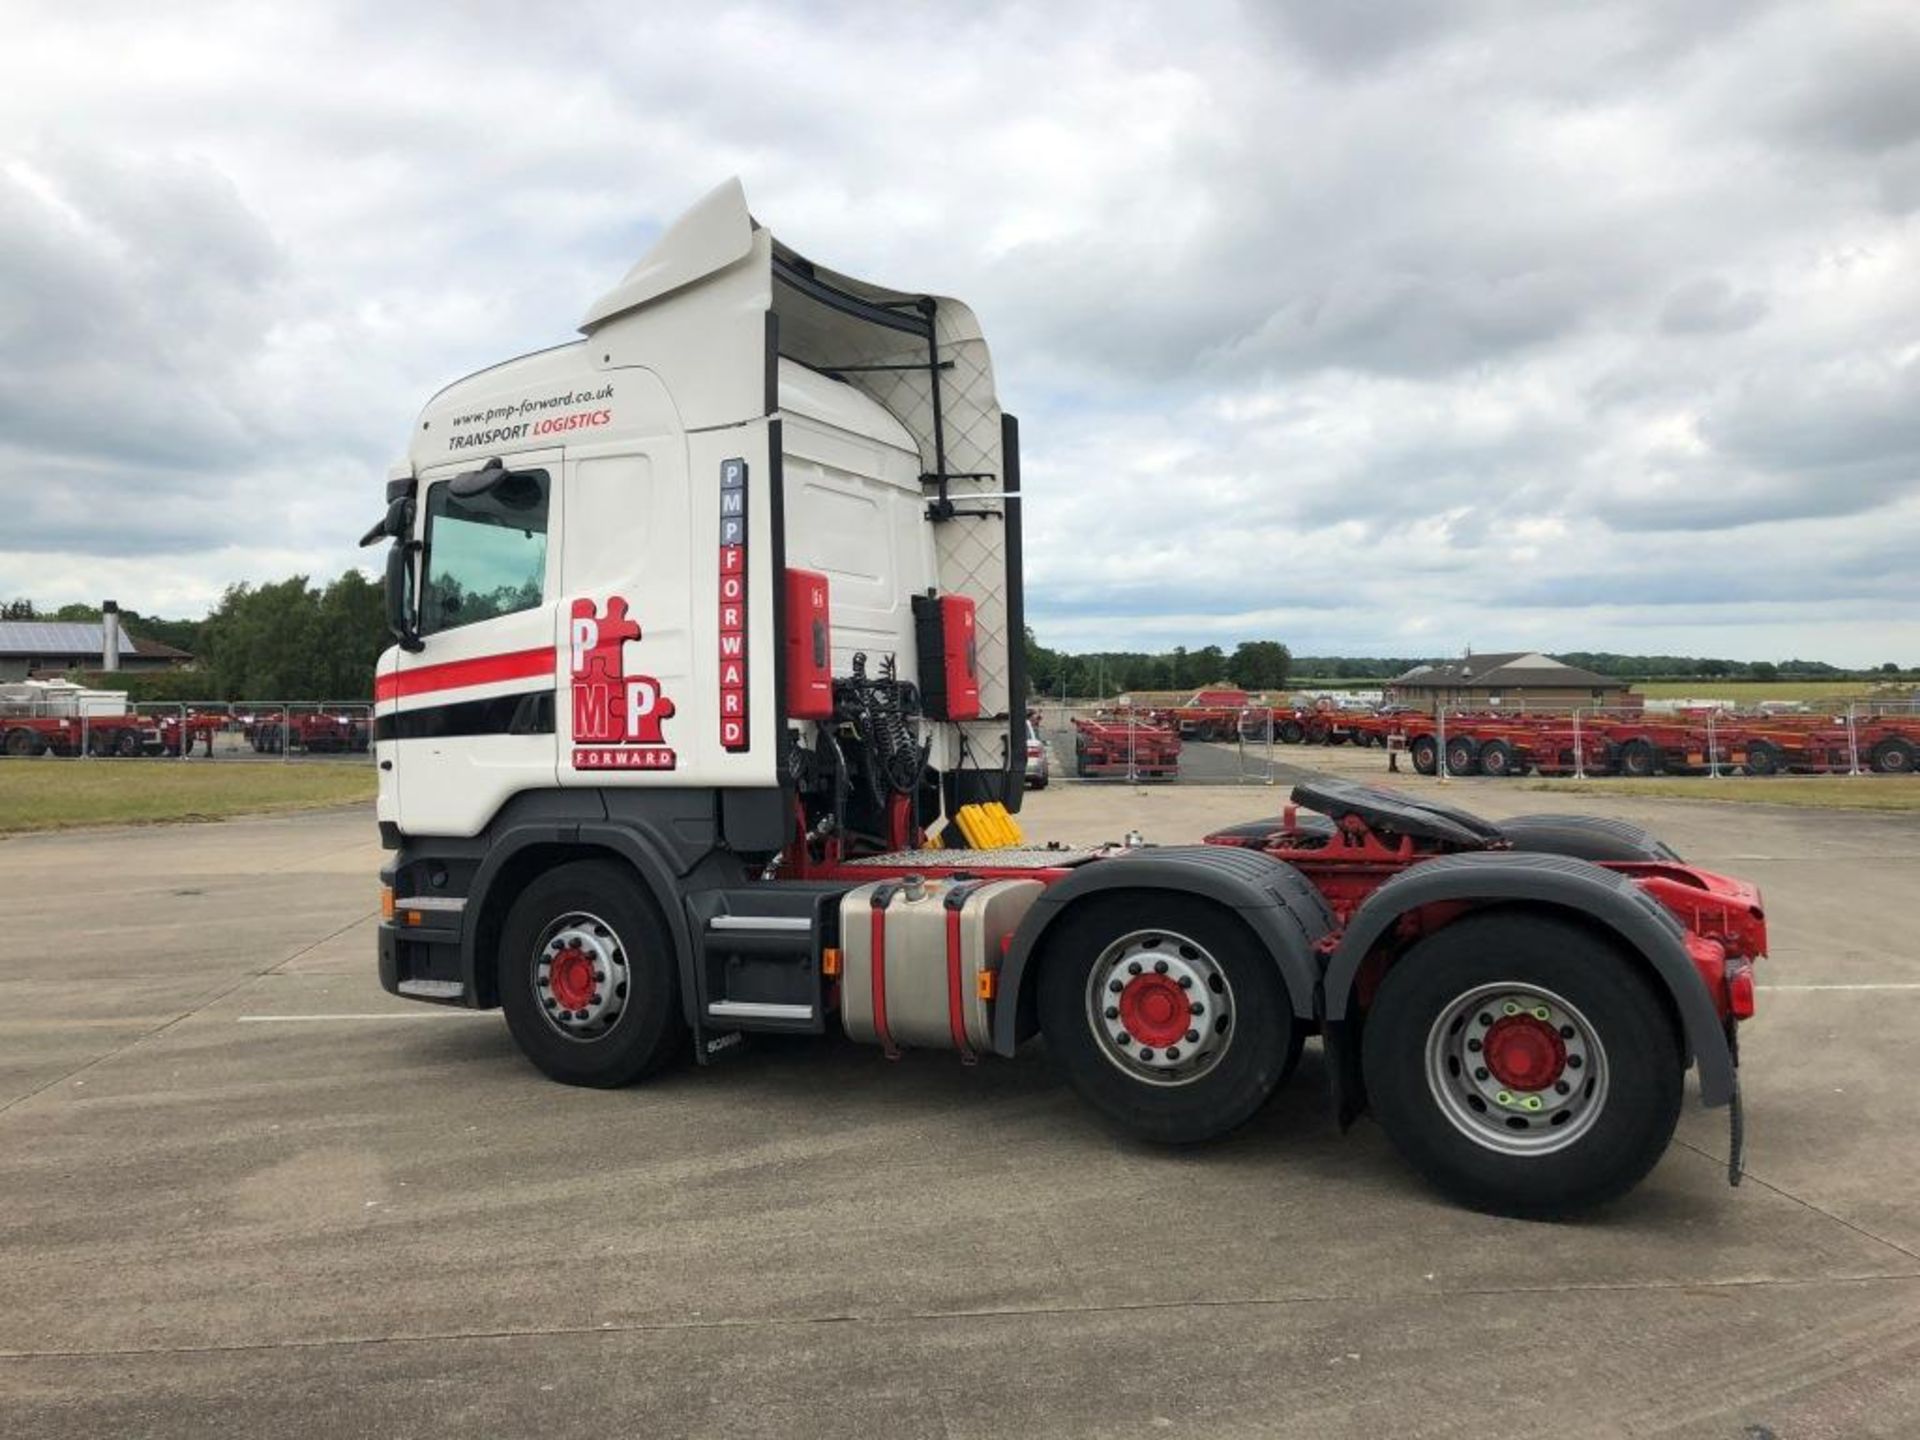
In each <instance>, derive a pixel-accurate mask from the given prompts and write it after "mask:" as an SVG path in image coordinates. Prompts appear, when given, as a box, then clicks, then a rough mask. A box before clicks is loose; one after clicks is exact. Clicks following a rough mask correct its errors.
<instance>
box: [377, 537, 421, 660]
mask: <svg viewBox="0 0 1920 1440" xmlns="http://www.w3.org/2000/svg"><path fill="white" fill-rule="evenodd" d="M386 589H387V629H388V630H389V631H391V632H392V633H393V638H394V640H395V641H396V642H397V643H398V644H399V646H400V648H401V649H402V650H405V651H407V652H409V653H412V652H414V651H418V650H423V649H425V648H426V641H424V640H422V639H421V638H420V632H419V631H418V630H416V629H414V625H413V547H412V546H411V545H409V544H408V543H407V542H406V541H405V540H400V539H396V540H395V541H394V542H393V549H391V550H389V551H388V552H387V587H386Z"/></svg>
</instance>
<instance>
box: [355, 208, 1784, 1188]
mask: <svg viewBox="0 0 1920 1440" xmlns="http://www.w3.org/2000/svg"><path fill="white" fill-rule="evenodd" d="M580 330H581V338H578V339H575V340H573V341H571V342H570V343H567V344H562V345H559V346H556V347H555V348H553V349H549V350H544V351H540V352H538V353H535V354H531V355H526V356H522V357H520V358H518V359H513V360H508V361H506V362H504V363H502V364H498V365H495V366H492V367H491V368H488V369H485V370H481V371H479V372H478V373H476V374H474V375H471V376H469V377H468V378H466V379H464V380H461V381H459V382H457V383H455V384H454V385H452V386H450V387H448V388H447V389H445V390H443V391H442V392H441V393H440V394H438V395H436V396H435V397H434V398H433V399H432V400H431V401H429V402H428V404H427V406H426V408H425V409H424V410H423V411H422V412H421V413H420V415H419V418H418V420H417V422H416V423H415V425H414V428H413V432H412V440H411V444H410V445H409V447H408V451H407V454H406V457H405V459H404V460H402V461H401V462H400V463H399V464H397V465H396V466H395V467H394V468H393V470H392V471H391V472H390V475H389V479H388V483H387V495H386V498H387V508H386V511H385V513H384V516H383V517H382V519H381V520H380V521H379V523H377V524H376V525H375V526H374V527H373V529H372V530H371V531H370V532H369V534H368V535H367V537H366V543H370V544H371V543H377V542H381V541H386V542H390V544H389V550H388V559H387V572H386V574H387V583H386V599H387V606H388V619H389V624H390V627H391V629H392V631H393V634H394V636H395V643H394V645H393V647H392V648H391V649H389V650H388V651H387V652H386V653H385V654H384V655H383V656H382V657H381V659H380V662H379V670H378V674H377V677H376V686H375V696H376V716H375V722H374V744H375V750H376V756H377V761H378V771H379V785H380V794H379V825H380V834H381V840H382V843H383V845H384V846H385V848H386V850H387V851H388V852H389V854H388V857H387V860H386V864H385V866H384V868H383V869H382V872H381V878H382V881H383V886H384V894H383V911H384V913H383V918H382V921H381V924H380V927H379V940H378V951H379V969H380V978H381V981H382V983H383V984H384V986H385V987H386V988H387V989H388V990H389V991H391V992H393V993H394V994H396V995H401V996H406V997H409V998H411V999H415V1000H420V1001H425V1002H430V1003H435V1004H441V1005H454V1006H470V1007H496V1006H497V1007H499V1008H500V1009H501V1010H502V1011H504V1012H505V1018H506V1023H507V1026H508V1028H509V1029H510V1031H511V1033H512V1035H513V1037H514V1039H515V1041H516V1042H517V1043H518V1045H519V1047H520V1049H521V1050H522V1051H523V1052H524V1054H525V1055H526V1057H527V1058H528V1059H529V1060H530V1061H531V1062H532V1063H533V1064H534V1065H535V1066H537V1067H538V1068H539V1069H540V1070H542V1071H544V1072H545V1073H546V1074H547V1075H549V1076H551V1077H552V1078H554V1079H556V1080H559V1081H562V1082H565V1083H567V1084H572V1085H585V1086H599V1087H609V1086H618V1085H624V1084H627V1083H629V1082H632V1081H636V1080H639V1079H642V1078H643V1077H645V1076H647V1075H648V1074H650V1073H652V1072H655V1071H657V1070H658V1069H660V1068H661V1067H662V1066H664V1065H667V1064H670V1063H672V1062H674V1061H675V1060H676V1059H678V1058H680V1057H683V1056H686V1055H691V1056H692V1057H694V1059H696V1060H697V1061H699V1062H700V1063H703V1064H706V1063H712V1062H714V1061H716V1060H719V1059H721V1058H723V1057H726V1056H728V1055H729V1054H731V1053H733V1052H737V1051H739V1050H740V1049H741V1048H742V1047H743V1044H744V1042H746V1041H747V1040H748V1039H749V1038H750V1037H751V1036H752V1035H753V1034H754V1033H756V1032H784V1033H790V1034H822V1033H826V1032H828V1031H841V1032H844V1033H845V1034H846V1035H849V1036H851V1037H852V1038H853V1039H855V1040H857V1041H861V1042H865V1043H867V1044H870V1045H872V1046H874V1047H875V1048H876V1050H877V1051H879V1052H880V1054H881V1055H885V1056H888V1057H892V1056H895V1055H897V1054H899V1052H900V1051H902V1050H903V1049H907V1048H914V1049H929V1050H945V1051H950V1052H953V1053H954V1054H956V1055H957V1056H958V1057H959V1058H960V1059H961V1060H963V1061H967V1062H972V1061H975V1060H985V1059H988V1058H996V1057H1010V1056H1013V1055H1015V1054H1016V1052H1018V1051H1019V1050H1020V1049H1021V1048H1022V1047H1023V1046H1025V1045H1027V1044H1028V1042H1030V1041H1034V1040H1044V1043H1045V1048H1046V1050H1047V1052H1048V1054H1049V1056H1050V1058H1051V1060H1052V1062H1053V1063H1054V1064H1055V1065H1056V1066H1057V1067H1058V1069H1059V1071H1060V1072H1061V1073H1062V1074H1063V1075H1064V1077H1065V1079H1066V1080H1067V1082H1068V1083H1069V1084H1070V1085H1071V1086H1072V1088H1073V1089H1074V1090H1075V1091H1077V1092H1078V1093H1079V1094H1080V1095H1081V1096H1082V1097H1083V1098H1084V1099H1085V1100H1086V1101H1087V1102H1088V1103H1089V1104H1090V1105H1091V1107H1092V1108H1093V1109H1094V1110H1096V1111H1098V1112H1099V1113H1100V1114H1101V1115H1102V1116H1104V1117H1105V1119H1106V1120H1107V1121H1108V1122H1110V1123H1111V1124H1113V1125H1115V1126H1117V1127H1119V1128H1120V1129H1122V1130H1124V1131H1126V1132H1128V1133H1131V1134H1132V1135H1135V1136H1139V1137H1144V1138H1145V1139H1147V1140H1150V1141H1156V1142H1162V1143H1169V1144H1184V1143H1191V1142H1199V1141H1205V1140H1209V1139H1211V1138H1214V1137H1217V1136H1220V1135H1223V1134H1225V1133H1226V1132H1228V1131H1230V1130H1232V1129H1234V1128H1235V1127H1236V1126H1239V1125H1241V1124H1242V1123H1243V1122H1245V1121H1246V1120H1247V1119H1248V1118H1249V1117H1251V1116H1252V1115H1253V1114H1254V1113H1255V1112H1256V1111H1257V1110H1259V1108H1260V1107H1261V1106H1262V1105H1263V1104H1264V1103H1265V1102H1266V1100H1267V1099H1268V1097H1269V1096H1270V1095H1271V1094H1272V1093H1273V1091H1274V1089H1275V1087H1276V1086H1278V1085H1279V1084H1280V1083H1281V1082H1282V1081H1283V1080H1284V1079H1286V1077H1287V1076H1288V1074H1289V1073H1290V1072H1291V1071H1292V1070H1293V1068H1294V1066H1295V1062H1296V1061H1297V1059H1298V1058H1299V1056H1300V1053H1301V1047H1302V1045H1303V1044H1304V1043H1305V1042H1307V1041H1309V1040H1315V1041H1317V1043H1318V1044H1319V1045H1320V1046H1321V1047H1322V1048H1323V1051H1324V1058H1325V1063H1324V1065H1323V1066H1322V1067H1321V1068H1322V1070H1323V1072H1324V1074H1325V1076H1326V1077H1327V1080H1328V1082H1329V1083H1330V1085H1331V1086H1332V1089H1333V1101H1334V1108H1335V1113H1336V1114H1337V1115H1338V1117H1339V1119H1340V1121H1341V1123H1342V1124H1345V1123H1348V1122H1350V1121H1352V1120H1353V1119H1355V1118H1356V1117H1358V1116H1360V1115H1362V1114H1363V1113H1366V1112H1371V1113H1372V1114H1373V1115H1374V1116H1375V1117H1376V1118H1377V1119H1378V1121H1379V1122H1380V1123H1381V1124H1382V1125H1383V1126H1384V1128H1385V1130H1386V1131H1387V1133H1388V1135H1389V1136H1390V1137H1391V1139H1392V1140H1393V1142H1394V1143H1395V1145H1396V1146H1397V1148H1398V1149H1399V1150H1400V1152H1401V1153H1402V1154H1403V1155H1405V1156H1406V1158H1407V1159H1408V1160H1409V1161H1410V1162H1411V1163H1412V1164H1413V1165H1414V1166H1415V1167H1416V1168H1417V1169H1418V1170H1419V1171H1420V1172H1421V1173H1422V1174H1424V1175H1425V1176H1426V1177H1427V1178H1428V1179H1429V1180H1430V1181H1432V1182H1433V1183H1434V1184H1436V1185H1437V1186H1438V1187H1439V1188H1440V1189H1441V1190H1443V1191H1444V1192H1446V1193H1447V1194H1449V1195H1451V1196H1453V1197H1455V1198H1457V1199H1458V1200H1460V1201H1462V1202H1464V1203H1466V1204H1469V1205H1473V1206H1477V1207H1480V1208H1483V1209H1486V1210H1490V1211H1495V1212H1502V1213H1510V1214H1520V1215H1557V1214H1565V1213H1571V1212H1575V1211H1579V1210H1582V1209H1585V1208H1587V1207H1589V1206H1592V1205H1594V1204H1596V1203H1598V1202H1601V1201H1604V1200H1606V1199H1608V1198H1610V1197H1612V1196H1616V1195H1618V1194H1620V1193H1622V1192H1624V1191H1626V1190H1628V1189H1629V1188H1631V1187H1632V1186H1633V1185H1635V1184H1636V1183H1637V1182H1638V1181H1639V1180H1640V1179H1641V1178H1642V1177H1643V1176H1644V1175H1646V1173H1647V1172H1648V1170H1650V1169H1651V1168H1652V1166H1653V1165H1654V1163H1655V1161H1656V1160H1658V1158H1659V1157H1660V1155H1661V1154H1662V1153H1663V1151H1664V1150H1665V1149H1666V1146H1667V1144H1668V1141H1669V1138H1670V1136H1671V1134H1672V1131H1673V1128H1674V1125H1675V1123H1676V1120H1677V1117H1678V1115H1679V1112H1680V1107H1681V1103H1682V1094H1683V1083H1684V1076H1685V1073H1686V1072H1687V1070H1688V1069H1689V1068H1691V1069H1692V1070H1693V1071H1694V1072H1695V1073H1696V1075H1697V1083H1698V1093H1699V1098H1700V1099H1701V1101H1703V1102H1704V1103H1705V1104H1707V1105H1709V1106H1722V1107H1724V1106H1733V1107H1734V1110H1733V1113H1734V1114H1735V1115H1736V1116H1737V1113H1738V1112H1737V1103H1738V1085H1737V1071H1736V1068H1735V1048H1734V1043H1733V1042H1734V1031H1735V1026H1736V1024H1737V1022H1738V1021H1739V1020H1740V1019H1741V1018H1743V1017H1744V1016H1745V1015H1747V1014H1748V1013H1750V1012H1751V1008H1752V997H1753V980H1752V964H1753V962H1754V960H1755V959H1756V958H1758V957H1759V956H1760V955H1761V954H1762V953H1763V952H1764V950H1765V948H1766V932H1765V921H1764V918H1763V915H1762V911H1761V905H1760V897H1759V895H1758V893H1757V892H1756V891H1755V890H1754V889H1753V888H1752V887H1751V886H1748V885H1746V884H1743V883H1742V882H1740V881H1737V880H1731V879H1727V878H1724V877H1721V876H1718V875H1713V874H1709V873H1707V872H1705V871H1702V870H1699V869H1697V868H1695V867H1692V866H1689V865H1686V864H1684V863H1683V862H1682V861H1681V860H1679V859H1678V858H1677V857H1676V856H1674V855H1673V853H1672V852H1671V851H1670V850H1668V849H1667V848H1666V847H1665V846H1663V845H1661V844H1659V842H1657V841H1655V840H1653V839H1652V838H1651V837H1649V836H1647V835H1645V834H1643V833H1641V832H1639V831H1636V830H1633V829H1632V828H1631V827H1622V826H1618V825H1609V824H1605V823H1602V822H1593V821H1582V820H1569V819H1553V818H1546V819H1535V820H1533V821H1526V822H1506V823H1505V824H1503V825H1501V826H1497V827H1496V826H1494V825H1490V824H1488V823H1486V822H1483V821H1480V820H1477V819H1475V818H1474V817H1472V816H1470V815H1465V814H1462V813H1460V812H1457V811H1453V810H1448V809H1445V808H1442V807H1438V806H1434V805H1427V804H1422V803H1419V802H1417V801H1415V800H1412V799H1410V798H1408V797H1405V796H1402V795H1398V794H1395V793H1393V792H1391V791H1384V790H1375V789H1370V788H1366V787H1359V786H1350V785H1340V784H1336V783H1332V782H1329V783H1326V784H1321V785H1317V786H1312V785H1310V786H1303V787H1301V788H1300V789H1299V790H1298V791H1296V792H1295V797H1294V798H1295V801H1296V803H1297V808H1296V809H1294V810H1290V811H1289V812H1287V813H1286V814H1285V815H1282V816H1279V817H1275V818H1274V819H1272V820H1270V821H1257V822H1255V823H1254V824H1253V825H1251V826H1248V827H1241V829H1240V830H1239V831H1236V832H1232V833H1227V834H1223V835H1219V836H1214V837H1210V838H1211V840H1212V842H1213V843H1202V844H1191V845H1166V846H1156V845H1148V844H1143V843H1139V841H1138V837H1134V836H1129V837H1128V843H1117V844H1109V845H1099V846H1063V845H1058V844H1052V845H1039V844H1026V843H1022V842H1021V841H1020V839H1019V837H1018V833H1017V830H1016V828H1015V826H1014V824H1013V822H1012V821H1011V819H1010V818H1009V815H1008V812H1011V811H1016V810H1018V808H1019V806H1020V802H1021V798H1022V780H1023V774H1024V770H1025V763H1026V753H1027V752H1026V735H1027V730H1026V703H1025V702H1026V694H1025V683H1024V676H1023V673H1022V644H1021V637H1022V630H1023V615H1022V592H1021V506H1022V491H1021V484H1020V453H1019V430H1018V427H1017V425H1016V424H1015V421H1014V419H1013V417H1012V416H1010V415H1007V414H1005V413H1003V411H1002V409H1001V405H1000V400H999V397H998V395H997V394H996V391H995V386H994V374H993V367H992V364H991V361H990V358H989V354H988V350H987V346H986V342H985V340H984V338H983V337H982V333H981V329H980V326H979V324H978V323H977V321H976V320H975V317H974V314H973V312H972V311H971V310H969V309H968V308H967V307H966V306H965V305H963V304H960V303H959V302H957V301H955V300H951V299H946V298H940V297H936V296H932V295H927V294H922V293H919V292H917V291H905V290H895V289H890V288H887V287H884V286H880V285H875V284H869V283H866V282H864V281H859V280H855V279H852V278H849V277H848V276H845V275H841V274H837V273H835V272H833V271H831V270H828V269H826V268H825V267H823V266H819V265H816V264H814V263H812V262H811V261H809V260H807V259H805V258H803V257H802V256H800V255H798V254H796V253H795V252H794V251H793V250H791V249H789V248H787V247H786V246H784V245H782V244H781V243H780V242H778V241H777V240H776V239H775V238H774V237H773V235H772V234H771V233H770V232H769V231H768V230H767V229H765V228H764V227H762V226H761V225H760V224H759V223H757V222H756V221H755V220H754V219H753V218H752V217H751V215H750V214H749V212H748V210H747V206H746V201H745V197H744V196H743V194H742V192H741V189H740V187H739V185H738V184H737V183H729V184H727V185H724V186H722V187H721V188H720V189H718V190H716V191H714V192H713V193H712V194H710V195H709V196H707V197H706V198H705V199H704V200H702V201H701V202H700V203H699V204H698V205H697V206H695V207H694V209H693V210H691V211H690V212H689V213H688V214H687V215H685V216H684V217H683V218H682V219H680V220H679V221H678V222H676V223H675V224H674V225H673V226H672V227H670V228H669V229H668V230H667V231H666V232H665V233H664V234H663V235H662V236H661V237H660V239H659V240H658V242H657V243H656V244H655V246H654V248H653V249H652V250H651V252H650V253H648V254H647V255H646V257H645V258H644V259H642V260H641V261H640V262H639V263H638V264H637V265H636V266H634V268H633V269H632V270H631V271H629V272H628V274H627V275H626V277H625V278H624V279H622V280H621V281H620V282H619V283H618V284H617V285H615V286H614V287H613V289H611V290H610V291H608V292H607V293H606V294H605V295H603V296H602V297H600V299H598V300H597V301H595V302H594V303H593V304H592V305H591V307H590V308H589V309H588V310H587V312H586V314H585V317H584V319H583V320H582V322H581V325H580ZM875 1058H876V1067H877V1068H878V1066H879V1062H880V1055H876V1057H875ZM877 1080H878V1077H877ZM555 1103H556V1104H557V1105H558V1104H564V1103H565V1102H564V1100H560V1099H556V1101H555ZM1735 1133H1736V1143H1735V1145H1734V1149H1733V1156H1734V1167H1735V1169H1734V1173H1735V1174H1737V1165H1738V1144H1737V1133H1738V1127H1737V1125H1736V1126H1735Z"/></svg>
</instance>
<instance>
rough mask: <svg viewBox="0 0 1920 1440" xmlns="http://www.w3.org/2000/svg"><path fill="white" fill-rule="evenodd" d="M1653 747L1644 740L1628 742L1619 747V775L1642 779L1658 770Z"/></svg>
mask: <svg viewBox="0 0 1920 1440" xmlns="http://www.w3.org/2000/svg"><path fill="white" fill-rule="evenodd" d="M1659 768H1660V767H1659V764H1658V760H1657V757H1656V756H1655V754H1654V751H1653V746H1651V745H1649V744H1648V743H1647V742H1646V741H1644V740H1629V741H1628V742H1627V743H1626V744H1625V745H1622V746H1621V747H1620V773H1621V774H1622V775H1632V776H1634V777H1636V778H1640V779H1644V778H1645V777H1646V776H1648V775H1651V774H1653V772H1654V771H1655V770H1657V769H1659Z"/></svg>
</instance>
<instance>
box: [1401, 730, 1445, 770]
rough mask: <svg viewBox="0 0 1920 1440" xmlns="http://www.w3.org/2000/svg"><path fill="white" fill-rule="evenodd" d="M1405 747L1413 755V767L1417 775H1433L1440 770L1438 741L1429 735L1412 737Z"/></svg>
mask: <svg viewBox="0 0 1920 1440" xmlns="http://www.w3.org/2000/svg"><path fill="white" fill-rule="evenodd" d="M1407 749H1408V750H1409V751H1410V752H1411V753H1412V755H1413V769H1414V773H1415V774H1417V775H1433V774H1437V773H1438V772H1439V770H1440V742H1439V741H1437V740H1435V739H1434V738H1433V737H1432V736H1431V735H1418V736H1415V737H1414V741H1413V743H1412V744H1411V745H1409V746H1407Z"/></svg>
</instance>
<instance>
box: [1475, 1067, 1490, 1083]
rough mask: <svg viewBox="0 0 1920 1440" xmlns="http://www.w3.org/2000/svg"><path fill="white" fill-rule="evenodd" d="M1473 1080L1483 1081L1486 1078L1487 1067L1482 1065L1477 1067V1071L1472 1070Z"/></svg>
mask: <svg viewBox="0 0 1920 1440" xmlns="http://www.w3.org/2000/svg"><path fill="white" fill-rule="evenodd" d="M1473 1078H1474V1079H1476V1080H1484V1079H1486V1078H1487V1067H1486V1066H1484V1065H1482V1066H1479V1067H1478V1068H1477V1069H1475V1070H1474V1072H1473Z"/></svg>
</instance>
